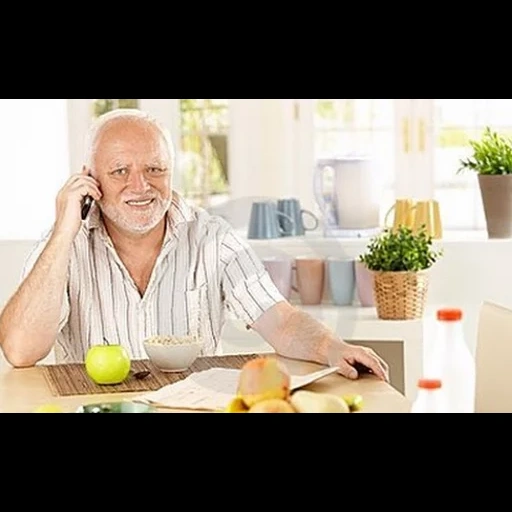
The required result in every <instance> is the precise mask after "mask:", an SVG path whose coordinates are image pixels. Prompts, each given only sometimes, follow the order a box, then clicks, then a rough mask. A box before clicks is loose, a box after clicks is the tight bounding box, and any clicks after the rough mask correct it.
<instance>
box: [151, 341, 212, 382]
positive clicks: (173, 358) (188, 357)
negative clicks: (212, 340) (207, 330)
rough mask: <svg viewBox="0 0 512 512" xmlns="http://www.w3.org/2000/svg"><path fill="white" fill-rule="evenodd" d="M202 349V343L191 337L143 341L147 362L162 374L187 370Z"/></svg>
mask: <svg viewBox="0 0 512 512" xmlns="http://www.w3.org/2000/svg"><path fill="white" fill-rule="evenodd" d="M202 348H203V342H202V341H201V340H200V339H198V338H195V337H192V336H182V337H179V336H153V337H151V338H148V339H147V340H144V349H145V350H146V354H147V355H148V357H149V360H150V361H151V362H152V363H153V364H154V365H155V366H156V367H157V368H158V369H159V370H160V371H161V372H164V373H180V372H184V371H186V370H188V368H190V366H191V365H192V363H193V362H194V361H195V360H196V359H197V358H198V357H199V354H200V353H201V350H202Z"/></svg>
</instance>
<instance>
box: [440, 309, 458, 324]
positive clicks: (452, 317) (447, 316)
mask: <svg viewBox="0 0 512 512" xmlns="http://www.w3.org/2000/svg"><path fill="white" fill-rule="evenodd" d="M437 319H438V320H439V321H440V322H457V321H459V320H462V310H460V309H455V308H447V309H440V310H439V311H438V312H437Z"/></svg>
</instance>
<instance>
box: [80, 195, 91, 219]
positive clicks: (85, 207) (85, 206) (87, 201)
mask: <svg viewBox="0 0 512 512" xmlns="http://www.w3.org/2000/svg"><path fill="white" fill-rule="evenodd" d="M92 203H93V198H92V197H91V196H89V195H87V196H85V197H84V198H83V199H82V220H85V219H87V215H89V211H90V210H91V206H92Z"/></svg>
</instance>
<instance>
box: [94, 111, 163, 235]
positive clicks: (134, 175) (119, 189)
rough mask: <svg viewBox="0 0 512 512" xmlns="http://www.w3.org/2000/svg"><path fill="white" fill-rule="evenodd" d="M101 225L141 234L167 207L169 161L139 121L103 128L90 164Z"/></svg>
mask: <svg viewBox="0 0 512 512" xmlns="http://www.w3.org/2000/svg"><path fill="white" fill-rule="evenodd" d="M92 166H93V176H94V177H95V178H96V179H97V180H98V181H99V183H100V187H101V191H102V193H103V197H102V199H101V201H100V202H99V203H98V204H99V207H100V209H101V211H102V213H103V215H104V217H105V220H106V221H107V223H108V221H110V222H111V223H113V224H114V225H115V226H116V227H117V228H118V229H120V230H122V231H125V232H128V233H130V234H139V235H140V234H145V233H147V232H149V231H151V230H152V229H154V228H155V227H156V226H157V225H158V224H159V223H160V222H161V221H162V220H163V218H164V217H165V214H166V212H167V210H168V209H169V207H170V205H171V201H172V191H171V169H170V166H171V156H170V154H169V150H168V147H167V145H166V141H165V138H164V137H163V135H162V133H161V132H160V131H159V130H158V128H157V127H156V126H154V125H153V124H151V123H149V122H148V121H146V120H144V119H126V118H123V119H115V120H112V121H111V122H110V123H109V124H107V125H106V126H104V127H103V129H102V131H101V132H100V134H99V137H98V139H97V143H96V151H95V153H94V157H93V159H92Z"/></svg>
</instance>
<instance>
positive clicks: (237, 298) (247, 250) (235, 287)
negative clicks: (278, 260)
mask: <svg viewBox="0 0 512 512" xmlns="http://www.w3.org/2000/svg"><path fill="white" fill-rule="evenodd" d="M220 258H221V262H222V263H223V264H224V265H225V266H224V270H223V273H222V277H221V283H222V289H223V292H224V297H225V301H226V304H227V307H228V308H229V309H230V310H232V311H233V312H234V314H235V315H236V316H237V317H238V318H239V319H241V320H243V321H244V322H245V323H246V324H247V325H249V326H250V325H252V324H254V322H256V320H258V318H259V317H260V316H261V315H262V314H263V313H265V311H267V310H268V309H269V308H271V307H272V306H275V305H276V304H277V303H279V302H283V301H285V300H286V299H285V298H284V297H283V295H282V294H281V293H280V292H279V290H278V289H277V287H276V286H275V284H274V282H273V281H272V279H271V278H270V276H269V274H268V273H267V271H266V269H265V267H264V265H263V263H262V262H261V260H260V259H259V258H258V256H257V254H256V253H255V252H254V250H253V249H252V247H251V246H250V245H249V244H248V243H247V242H246V241H245V240H243V239H242V238H241V237H239V236H238V235H237V234H236V233H235V232H233V231H231V230H230V231H228V232H227V234H226V236H225V237H224V238H223V240H222V243H221V248H220Z"/></svg>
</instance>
